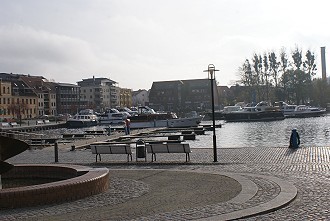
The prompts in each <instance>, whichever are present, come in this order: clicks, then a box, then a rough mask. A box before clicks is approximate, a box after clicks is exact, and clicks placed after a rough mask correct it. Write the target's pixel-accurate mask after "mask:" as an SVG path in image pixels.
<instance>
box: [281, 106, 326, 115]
mask: <svg viewBox="0 0 330 221" xmlns="http://www.w3.org/2000/svg"><path fill="white" fill-rule="evenodd" d="M325 113H326V110H325V109H321V108H318V107H310V106H306V105H297V106H296V108H295V109H294V111H291V112H286V113H285V114H284V115H285V116H286V117H296V118H299V117H301V118H304V117H319V116H321V115H323V114H325Z"/></svg>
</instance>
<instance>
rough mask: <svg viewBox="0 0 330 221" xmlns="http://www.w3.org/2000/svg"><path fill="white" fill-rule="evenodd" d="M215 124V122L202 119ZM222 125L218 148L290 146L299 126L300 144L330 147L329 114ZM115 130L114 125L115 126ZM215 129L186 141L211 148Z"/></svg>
mask: <svg viewBox="0 0 330 221" xmlns="http://www.w3.org/2000/svg"><path fill="white" fill-rule="evenodd" d="M202 124H204V125H212V121H202ZM216 124H217V125H219V124H221V125H222V127H221V128H216V141H217V148H245V147H288V146H289V139H290V135H291V130H292V129H293V128H296V129H297V131H298V133H299V135H300V141H301V147H304V146H305V147H307V146H318V147H321V146H330V115H325V116H322V117H311V118H287V119H284V120H279V121H268V122H230V123H226V122H224V121H223V120H220V121H216ZM104 128H105V127H104V126H97V127H91V128H79V129H67V128H60V129H55V130H48V131H46V130H44V131H40V133H42V134H45V135H46V136H51V137H54V136H55V137H60V136H61V134H65V133H84V131H85V130H94V129H104ZM113 129H114V128H113ZM212 135H213V131H206V132H205V135H198V136H196V140H193V141H192V140H187V142H188V143H189V145H190V147H191V148H212V147H213V139H212Z"/></svg>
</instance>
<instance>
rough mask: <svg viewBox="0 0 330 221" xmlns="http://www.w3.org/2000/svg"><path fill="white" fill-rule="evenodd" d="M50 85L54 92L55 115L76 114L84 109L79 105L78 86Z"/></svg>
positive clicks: (66, 84) (65, 84)
mask: <svg viewBox="0 0 330 221" xmlns="http://www.w3.org/2000/svg"><path fill="white" fill-rule="evenodd" d="M50 83H51V82H50ZM52 84H53V87H54V88H55V91H56V112H57V114H76V113H77V112H79V111H80V110H81V109H84V107H82V106H81V105H80V87H79V86H78V85H75V84H68V83H52Z"/></svg>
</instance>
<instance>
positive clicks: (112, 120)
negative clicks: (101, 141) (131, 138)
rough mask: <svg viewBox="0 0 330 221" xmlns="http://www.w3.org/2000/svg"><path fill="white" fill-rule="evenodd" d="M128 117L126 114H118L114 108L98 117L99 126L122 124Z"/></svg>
mask: <svg viewBox="0 0 330 221" xmlns="http://www.w3.org/2000/svg"><path fill="white" fill-rule="evenodd" d="M129 116H130V115H129V114H128V113H127V112H119V111H118V110H117V109H115V108H111V109H108V110H106V111H105V112H104V113H103V114H101V115H100V117H99V122H100V124H122V123H123V122H124V121H125V120H126V119H127V117H129Z"/></svg>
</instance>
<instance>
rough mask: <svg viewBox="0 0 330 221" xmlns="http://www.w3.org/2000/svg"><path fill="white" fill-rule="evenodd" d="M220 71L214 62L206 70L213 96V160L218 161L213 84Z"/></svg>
mask: <svg viewBox="0 0 330 221" xmlns="http://www.w3.org/2000/svg"><path fill="white" fill-rule="evenodd" d="M216 71H219V70H216V69H215V66H214V65H213V64H209V66H208V68H207V70H205V71H204V72H208V79H210V81H211V96H212V121H213V128H212V129H213V157H214V160H213V162H218V156H217V141H216V135H215V117H214V90H213V84H214V80H215V72H216Z"/></svg>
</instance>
